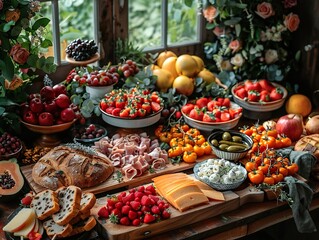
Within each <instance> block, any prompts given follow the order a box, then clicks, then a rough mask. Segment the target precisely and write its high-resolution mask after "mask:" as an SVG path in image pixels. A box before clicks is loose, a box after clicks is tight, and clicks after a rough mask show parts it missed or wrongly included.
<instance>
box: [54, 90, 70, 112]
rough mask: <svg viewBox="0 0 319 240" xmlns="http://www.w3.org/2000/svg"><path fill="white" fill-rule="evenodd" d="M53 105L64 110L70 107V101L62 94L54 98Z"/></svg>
mask: <svg viewBox="0 0 319 240" xmlns="http://www.w3.org/2000/svg"><path fill="white" fill-rule="evenodd" d="M55 103H56V104H57V105H58V107H60V108H62V109H64V108H67V107H68V106H69V105H70V103H71V101H70V98H69V97H68V96H67V95H65V94H63V93H62V94H59V95H58V96H57V97H56V98H55Z"/></svg>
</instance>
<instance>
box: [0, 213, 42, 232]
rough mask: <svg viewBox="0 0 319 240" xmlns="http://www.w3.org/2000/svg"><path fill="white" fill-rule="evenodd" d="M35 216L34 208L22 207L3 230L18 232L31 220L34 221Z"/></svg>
mask: <svg viewBox="0 0 319 240" xmlns="http://www.w3.org/2000/svg"><path fill="white" fill-rule="evenodd" d="M35 218H36V215H35V211H34V210H33V209H32V208H22V209H21V210H20V211H19V212H18V214H17V215H15V216H14V217H13V218H12V219H11V221H10V222H8V223H7V224H6V225H5V226H4V227H3V231H6V232H18V231H20V230H22V229H24V228H25V227H26V226H28V225H29V224H30V222H33V221H34V219H35Z"/></svg>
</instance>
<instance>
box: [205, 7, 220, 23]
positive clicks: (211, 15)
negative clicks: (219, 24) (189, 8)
mask: <svg viewBox="0 0 319 240" xmlns="http://www.w3.org/2000/svg"><path fill="white" fill-rule="evenodd" d="M203 14H204V17H205V18H206V20H207V21H208V22H210V23H211V22H213V21H214V20H215V17H216V16H217V15H218V11H217V9H216V8H215V7H214V6H212V5H210V6H208V7H207V8H205V9H203Z"/></svg>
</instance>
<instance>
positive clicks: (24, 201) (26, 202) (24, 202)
mask: <svg viewBox="0 0 319 240" xmlns="http://www.w3.org/2000/svg"><path fill="white" fill-rule="evenodd" d="M31 201H32V197H31V196H29V195H26V196H25V197H24V198H22V199H21V204H22V205H24V206H29V205H30V204H31Z"/></svg>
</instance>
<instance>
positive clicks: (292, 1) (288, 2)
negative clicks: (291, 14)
mask: <svg viewBox="0 0 319 240" xmlns="http://www.w3.org/2000/svg"><path fill="white" fill-rule="evenodd" d="M296 5H297V0H284V7H285V8H291V7H294V6H296Z"/></svg>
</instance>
